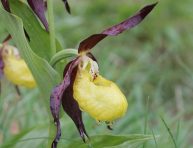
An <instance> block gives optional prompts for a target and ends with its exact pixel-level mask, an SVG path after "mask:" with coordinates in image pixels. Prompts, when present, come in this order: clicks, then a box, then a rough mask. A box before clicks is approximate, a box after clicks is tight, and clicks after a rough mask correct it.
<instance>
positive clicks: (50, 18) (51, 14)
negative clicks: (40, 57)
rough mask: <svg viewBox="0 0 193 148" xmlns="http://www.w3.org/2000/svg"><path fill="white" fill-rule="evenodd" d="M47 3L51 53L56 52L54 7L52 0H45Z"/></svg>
mask: <svg viewBox="0 0 193 148" xmlns="http://www.w3.org/2000/svg"><path fill="white" fill-rule="evenodd" d="M47 4H48V23H49V32H50V48H51V51H52V55H54V54H55V53H56V40H55V27H54V8H53V0H47Z"/></svg>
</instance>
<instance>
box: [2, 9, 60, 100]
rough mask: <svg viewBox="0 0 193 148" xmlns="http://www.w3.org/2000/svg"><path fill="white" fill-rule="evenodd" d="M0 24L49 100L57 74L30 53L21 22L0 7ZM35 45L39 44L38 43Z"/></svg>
mask: <svg viewBox="0 0 193 148" xmlns="http://www.w3.org/2000/svg"><path fill="white" fill-rule="evenodd" d="M0 23H1V25H2V26H4V28H6V30H7V31H8V32H9V33H10V34H11V35H12V37H13V41H14V43H15V44H16V46H17V48H18V49H19V51H20V54H21V56H22V58H24V60H25V61H26V63H27V65H28V67H29V69H30V70H31V72H32V74H33V76H34V78H35V80H36V82H37V84H38V87H39V89H40V90H41V92H42V94H43V96H44V97H45V98H46V99H47V100H49V99H48V98H49V96H50V92H51V90H52V88H53V87H54V86H55V85H56V84H57V83H58V82H59V81H60V76H59V74H58V73H57V72H56V71H55V70H54V69H53V68H52V67H51V66H50V65H49V63H48V62H47V61H46V60H44V59H42V58H40V57H39V56H37V55H36V54H35V53H34V52H33V51H32V49H31V48H30V46H29V44H28V41H27V39H26V37H25V34H24V30H23V23H22V20H21V19H20V18H19V17H17V16H15V15H12V14H10V13H8V12H6V11H5V10H3V8H2V6H1V7H0ZM36 44H39V42H37V43H36ZM47 44H49V43H47ZM33 48H34V51H35V50H36V51H37V50H41V49H40V48H39V46H36V47H33ZM35 48H36V49H35Z"/></svg>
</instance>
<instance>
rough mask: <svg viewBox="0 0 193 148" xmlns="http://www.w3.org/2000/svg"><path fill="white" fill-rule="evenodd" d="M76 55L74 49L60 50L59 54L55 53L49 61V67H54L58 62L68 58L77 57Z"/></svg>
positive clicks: (76, 52)
mask: <svg viewBox="0 0 193 148" xmlns="http://www.w3.org/2000/svg"><path fill="white" fill-rule="evenodd" d="M77 55H78V51H77V50H76V49H65V50H61V51H59V52H57V53H56V54H55V55H54V56H53V57H52V58H51V60H50V65H51V66H52V67H54V66H55V65H56V64H57V63H58V62H59V61H61V60H63V59H66V58H69V57H73V56H77Z"/></svg>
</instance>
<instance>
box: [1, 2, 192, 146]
mask: <svg viewBox="0 0 193 148" xmlns="http://www.w3.org/2000/svg"><path fill="white" fill-rule="evenodd" d="M152 2H155V1H152V0H151V1H150V0H141V1H139V0H130V1H128V0H119V1H117V0H111V1H107V0H106V1H105V0H96V1H91V0H81V1H78V0H70V1H69V3H70V5H71V9H72V15H69V14H67V13H66V11H65V10H64V6H63V4H62V2H61V1H60V0H57V1H55V10H54V11H55V23H56V26H55V27H56V32H57V38H58V39H59V41H60V42H61V44H62V45H63V47H64V48H77V46H78V43H79V42H80V41H81V40H83V39H85V38H87V37H88V36H90V35H92V34H94V33H99V32H101V31H102V30H104V29H105V28H107V27H109V26H112V25H114V24H116V23H118V22H120V21H122V20H124V19H125V18H127V17H128V16H131V15H132V14H134V13H135V12H136V11H137V10H139V9H140V8H142V7H143V6H144V5H146V4H149V3H152ZM192 6H193V1H192V0H186V1H181V0H175V1H174V0H160V1H159V4H158V5H157V6H156V8H155V9H154V10H153V11H152V13H150V15H149V16H148V17H147V18H146V19H145V20H144V21H143V22H142V23H141V24H140V25H138V26H137V27H136V28H134V29H132V30H129V31H126V32H125V33H123V34H121V35H119V36H117V37H108V38H106V39H104V40H103V41H102V42H100V43H99V44H98V45H97V46H96V47H95V48H94V50H93V54H94V55H95V56H96V57H97V59H98V62H99V66H100V73H101V75H103V76H104V77H106V78H108V79H110V80H113V81H115V82H116V83H117V84H118V85H119V87H120V88H121V89H122V90H123V92H124V94H125V95H126V97H127V99H128V103H129V108H128V112H127V114H126V116H125V117H123V118H122V119H120V120H118V121H116V122H115V123H114V125H113V131H109V130H107V129H106V126H105V124H100V125H98V124H97V123H96V121H95V120H93V119H91V118H90V117H89V116H88V115H87V114H86V113H83V117H84V122H85V126H86V129H87V132H88V133H89V135H96V134H105V133H113V134H121V135H124V134H143V133H144V132H145V133H146V134H152V133H154V134H155V135H160V137H159V138H158V139H157V140H156V142H157V147H159V148H173V147H174V143H173V141H172V138H171V136H170V133H169V130H168V129H167V128H166V126H165V125H164V123H163V121H162V120H161V117H162V118H163V119H164V120H165V122H166V123H167V126H168V127H169V128H170V131H171V133H172V135H173V138H174V139H175V141H176V145H177V146H178V147H179V148H191V147H192V146H191V145H193V143H192V137H193V132H191V131H192V130H193V120H192V116H193V108H192V104H193V98H192V96H193V58H192V57H193V49H192V48H193V27H192V26H193V15H192ZM6 34H7V33H6V32H5V30H2V29H1V28H0V39H1V41H2V40H3V39H4V38H5V36H6ZM1 81H2V83H3V84H4V86H5V87H3V88H2V89H3V90H1V92H2V93H1V98H0V144H1V143H16V145H15V147H27V146H28V147H30V148H31V147H44V146H45V144H46V138H47V135H48V133H47V132H48V131H47V127H48V126H49V124H50V121H49V117H48V113H47V110H46V106H45V105H46V103H45V102H46V101H45V99H49V98H42V97H41V96H40V94H39V92H38V90H37V89H34V90H28V89H25V88H20V90H21V96H18V95H17V93H16V91H15V88H14V86H12V84H10V83H9V82H8V81H7V80H5V79H2V80H1ZM61 122H62V123H61V125H62V138H63V139H62V140H61V143H62V142H68V141H71V140H73V139H75V138H77V137H79V135H78V132H77V130H76V128H75V125H74V124H73V122H72V121H71V120H70V118H69V117H68V116H67V115H66V114H65V115H64V116H63V117H62V119H61ZM18 133H20V135H19V136H16V137H15V135H17V134H18ZM21 139H25V140H21ZM0 147H1V146H0ZM61 147H62V146H61ZM144 147H147V148H151V147H156V144H155V141H150V142H148V143H146V144H145V146H144Z"/></svg>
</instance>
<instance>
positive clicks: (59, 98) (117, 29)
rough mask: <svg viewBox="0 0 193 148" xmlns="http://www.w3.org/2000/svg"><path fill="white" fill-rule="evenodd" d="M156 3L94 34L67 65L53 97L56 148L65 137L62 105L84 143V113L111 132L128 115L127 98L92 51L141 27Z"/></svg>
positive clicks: (54, 142)
mask: <svg viewBox="0 0 193 148" xmlns="http://www.w3.org/2000/svg"><path fill="white" fill-rule="evenodd" d="M156 4H157V3H154V4H151V5H148V6H146V7H144V8H142V9H141V10H140V11H139V12H137V13H136V14H135V15H134V16H132V17H129V18H127V19H126V20H124V21H123V22H121V23H119V24H117V25H115V26H112V27H110V28H108V29H106V30H104V31H103V32H102V33H99V34H94V35H91V36H90V37H88V38H87V39H85V40H83V41H82V42H81V43H80V44H79V48H78V56H77V57H76V58H75V59H73V60H72V61H70V62H69V63H68V64H67V65H66V67H65V69H64V79H63V81H62V82H61V83H60V84H59V85H58V86H56V87H55V88H54V89H53V91H52V93H51V96H50V110H51V113H52V116H53V118H54V122H55V124H56V126H57V133H56V136H55V138H54V140H53V142H52V148H56V147H57V143H58V141H59V140H60V136H61V128H60V120H59V111H60V104H61V103H62V106H63V109H64V111H65V112H66V113H67V114H68V115H69V116H70V117H71V119H72V120H73V121H74V123H75V125H76V127H77V129H78V131H79V133H80V136H81V137H82V139H83V141H86V138H87V137H88V135H87V133H86V130H85V127H84V124H83V121H82V114H81V113H82V112H81V111H85V112H87V113H89V115H91V116H92V117H93V118H94V119H96V120H98V121H105V122H106V123H107V127H108V128H109V129H111V127H110V126H109V123H111V122H112V121H114V120H116V119H118V118H120V117H122V116H123V115H124V114H125V113H126V111H127V100H126V98H125V96H124V95H123V93H122V92H121V91H120V89H119V88H118V87H117V85H116V84H114V83H113V82H112V81H109V80H106V79H105V78H103V77H102V76H101V75H99V69H98V64H97V61H96V58H95V57H94V56H93V55H92V53H91V52H90V51H91V49H92V48H93V47H94V46H95V45H96V44H97V43H98V42H100V41H101V40H103V39H104V38H106V37H107V36H116V35H118V34H120V33H122V32H124V31H125V30H127V29H131V28H133V27H135V26H136V25H138V24H139V23H140V22H141V21H142V20H143V19H144V18H145V17H146V16H147V15H148V14H149V13H150V12H151V10H152V9H153V8H154V7H155V5H156ZM115 60H116V59H115Z"/></svg>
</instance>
